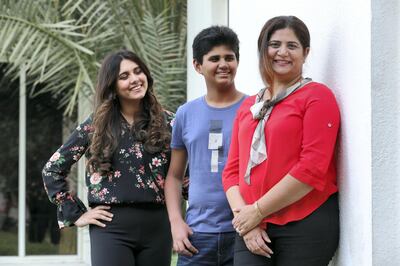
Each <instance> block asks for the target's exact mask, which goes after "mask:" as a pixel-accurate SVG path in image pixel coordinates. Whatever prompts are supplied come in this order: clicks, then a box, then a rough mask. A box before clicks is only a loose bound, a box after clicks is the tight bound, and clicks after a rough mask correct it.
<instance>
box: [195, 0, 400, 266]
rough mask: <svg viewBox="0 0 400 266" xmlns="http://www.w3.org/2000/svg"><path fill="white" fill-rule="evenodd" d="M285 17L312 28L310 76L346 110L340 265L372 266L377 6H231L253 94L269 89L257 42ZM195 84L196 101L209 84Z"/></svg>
mask: <svg viewBox="0 0 400 266" xmlns="http://www.w3.org/2000/svg"><path fill="white" fill-rule="evenodd" d="M373 1H376V2H378V0H373ZM395 1H396V0H393V2H395ZM189 2H193V1H189ZM199 2H202V1H199ZM219 11H220V12H222V13H223V11H222V10H219ZM203 12H205V13H207V12H210V11H204V10H203ZM213 12H215V10H214V11H213ZM205 13H200V12H196V11H195V10H192V11H191V12H190V11H189V14H188V17H189V20H190V18H191V17H197V18H201V17H203V16H204V14H205ZM277 15H296V16H298V17H299V18H301V19H302V20H303V21H304V22H305V23H306V24H307V26H308V27H309V30H310V32H311V53H310V56H309V58H308V59H307V62H306V65H305V76H309V77H312V78H313V79H314V80H316V81H319V82H323V83H325V84H327V85H328V86H329V87H330V88H331V89H332V90H333V91H334V93H335V94H336V97H337V100H338V102H339V105H340V109H341V115H342V127H341V136H340V145H339V186H340V191H341V193H340V208H341V240H340V248H339V251H338V256H337V257H336V258H335V265H355V266H368V265H372V257H373V254H374V253H373V252H374V251H373V249H372V220H373V219H372V161H371V158H372V147H371V146H372V145H371V131H372V126H371V94H372V92H371V71H372V70H371V19H372V15H371V1H370V0H352V1H348V0H335V1H320V0H280V1H275V2H274V1H264V0H247V1H243V0H230V1H229V13H228V21H229V23H228V24H229V26H230V27H231V28H233V29H234V30H235V31H236V33H237V34H238V36H239V39H240V41H241V44H240V63H239V69H238V74H237V78H236V87H237V88H238V89H239V90H241V91H243V92H245V93H247V94H254V93H256V92H257V91H258V90H259V89H260V88H261V87H262V86H263V84H262V81H261V79H260V77H259V73H258V68H257V66H258V64H257V38H258V34H259V31H260V30H261V27H262V25H263V24H264V23H265V22H266V20H268V19H269V18H271V17H273V16H277ZM192 19H193V18H192ZM188 26H189V39H188V42H189V43H190V44H191V41H192V39H190V23H189V24H188ZM205 26H209V25H202V27H205ZM196 33H197V31H196ZM196 33H195V34H196ZM392 55H393V54H392ZM192 81H193V79H191V78H190V76H188V84H190V85H189V87H188V92H189V93H188V94H189V95H193V94H194V93H199V92H198V91H196V92H193V91H192V90H193V88H198V86H199V84H202V83H199V82H193V83H191V82H192ZM196 84H197V85H196ZM204 92H205V91H201V92H200V93H204ZM397 106H398V105H397ZM397 110H398V109H397ZM386 247H387V246H386ZM376 265H378V264H376ZM388 265H393V264H388Z"/></svg>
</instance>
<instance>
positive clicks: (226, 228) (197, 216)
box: [171, 96, 245, 233]
mask: <svg viewBox="0 0 400 266" xmlns="http://www.w3.org/2000/svg"><path fill="white" fill-rule="evenodd" d="M244 98H245V96H244V97H243V98H242V99H241V100H240V101H239V102H237V103H235V104H233V105H231V106H228V107H224V108H215V107H211V106H209V105H208V104H207V102H206V100H205V97H204V96H203V97H200V98H197V99H195V100H193V101H190V102H188V103H186V104H184V105H182V106H181V107H179V108H178V111H177V112H176V119H175V122H174V125H173V130H172V141H171V148H173V149H186V150H187V154H188V160H189V172H190V174H189V175H190V178H189V180H190V181H189V207H188V209H187V212H186V222H187V223H188V225H189V226H190V227H191V228H192V229H193V230H194V231H195V232H203V233H219V232H231V231H234V229H233V227H232V219H233V215H232V212H231V209H230V207H229V203H228V200H227V199H226V196H225V192H224V190H223V188H222V181H221V174H222V170H223V169H224V167H225V163H226V159H227V157H228V151H229V145H230V142H231V133H232V124H233V120H234V118H235V115H236V111H237V109H238V108H239V106H240V105H241V103H242V102H243V100H244ZM210 133H211V134H210ZM221 134H222V145H218V144H217V146H218V147H217V148H216V147H215V145H211V146H210V145H209V138H210V136H211V140H216V141H217V142H218V141H220V139H219V138H218V137H219V136H221ZM216 136H217V137H216ZM215 137H216V138H215ZM211 157H213V160H212V159H211Z"/></svg>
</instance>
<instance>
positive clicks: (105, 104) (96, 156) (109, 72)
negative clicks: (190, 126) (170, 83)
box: [87, 50, 171, 175]
mask: <svg viewBox="0 0 400 266" xmlns="http://www.w3.org/2000/svg"><path fill="white" fill-rule="evenodd" d="M124 59H126V60H130V61H132V62H134V63H136V64H137V65H138V66H139V67H140V68H141V70H142V71H143V73H144V74H145V75H146V77H147V82H148V88H147V92H146V94H145V96H144V98H143V99H142V100H141V103H140V106H141V112H140V113H139V115H138V116H135V124H134V126H133V127H132V129H131V134H132V135H133V137H134V138H135V139H136V140H137V141H139V142H142V143H143V145H144V149H145V151H147V152H149V153H157V152H161V151H163V150H166V149H168V147H169V143H170V140H171V134H170V132H169V130H168V128H167V124H166V119H165V115H164V111H163V109H162V107H161V105H160V103H159V102H158V100H157V98H156V96H155V94H154V89H153V83H154V80H153V78H152V76H151V74H150V71H149V69H148V67H147V66H146V65H145V63H144V62H143V61H142V59H140V58H139V56H138V55H136V54H135V53H133V52H131V51H128V50H121V51H118V52H116V53H112V54H110V55H108V56H107V57H106V58H105V59H104V60H103V63H102V65H101V67H100V70H99V73H98V78H97V85H96V92H95V95H94V98H95V99H94V112H93V127H94V131H93V134H92V135H91V144H90V147H89V160H88V164H87V170H88V171H89V172H90V173H94V172H98V173H100V174H101V175H107V174H108V173H109V172H110V171H112V165H111V161H112V156H113V153H114V152H115V150H116V149H117V146H118V143H119V140H120V136H121V130H122V129H121V119H122V115H121V106H120V103H119V99H118V96H117V93H116V86H117V81H118V75H119V71H120V64H121V61H122V60H124Z"/></svg>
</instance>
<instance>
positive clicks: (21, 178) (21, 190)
mask: <svg viewBox="0 0 400 266" xmlns="http://www.w3.org/2000/svg"><path fill="white" fill-rule="evenodd" d="M18 154H19V158H18V256H19V257H25V254H26V251H25V246H26V245H25V244H26V243H25V235H26V234H25V232H26V230H25V221H26V204H25V202H26V199H25V196H26V73H25V65H22V67H21V69H20V74H19V142H18Z"/></svg>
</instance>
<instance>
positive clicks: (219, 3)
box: [187, 0, 228, 101]
mask: <svg viewBox="0 0 400 266" xmlns="http://www.w3.org/2000/svg"><path fill="white" fill-rule="evenodd" d="M187 4H188V6H187V31H188V35H187V49H188V50H187V68H188V69H187V98H188V101H189V100H193V99H195V98H197V97H200V96H201V95H204V94H205V93H206V85H205V83H204V79H203V78H202V76H200V75H199V74H198V73H197V72H196V71H195V70H194V68H193V64H192V61H193V53H192V43H193V39H194V37H195V36H196V35H197V34H198V33H199V32H200V31H201V30H202V29H204V28H207V27H209V26H211V25H228V0H188V1H187Z"/></svg>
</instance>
